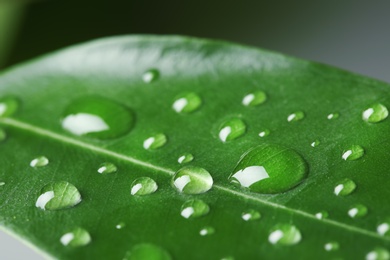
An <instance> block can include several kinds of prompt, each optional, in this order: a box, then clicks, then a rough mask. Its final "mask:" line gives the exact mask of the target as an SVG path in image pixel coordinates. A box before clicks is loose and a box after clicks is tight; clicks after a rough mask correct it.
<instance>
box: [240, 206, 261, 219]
mask: <svg viewBox="0 0 390 260" xmlns="http://www.w3.org/2000/svg"><path fill="white" fill-rule="evenodd" d="M241 217H242V219H243V220H245V221H252V220H258V219H260V218H261V214H260V212H258V211H256V210H253V209H250V210H248V211H245V212H243V213H242V215H241Z"/></svg>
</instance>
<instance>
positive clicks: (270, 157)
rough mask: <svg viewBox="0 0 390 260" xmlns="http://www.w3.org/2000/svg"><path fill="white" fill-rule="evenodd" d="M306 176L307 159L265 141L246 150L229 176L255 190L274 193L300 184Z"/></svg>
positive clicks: (231, 179)
mask: <svg viewBox="0 0 390 260" xmlns="http://www.w3.org/2000/svg"><path fill="white" fill-rule="evenodd" d="M306 176H307V165H306V162H305V160H304V159H303V158H302V157H301V156H300V155H299V154H298V153H297V152H295V151H294V150H292V149H289V148H286V147H283V146H279V145H273V144H264V145H260V146H257V147H255V148H252V149H251V150H249V151H248V152H246V153H245V154H244V155H243V156H242V157H241V159H240V161H239V162H238V164H237V166H236V167H235V169H234V171H233V173H232V174H231V175H230V177H229V179H230V181H231V182H233V183H238V184H240V185H241V186H242V187H246V188H249V189H250V190H251V191H254V192H258V193H265V194H272V193H280V192H285V191H287V190H289V189H291V188H293V187H295V186H297V185H298V184H299V183H301V182H302V181H303V180H304V179H305V178H306Z"/></svg>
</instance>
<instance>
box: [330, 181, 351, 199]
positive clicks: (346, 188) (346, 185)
mask: <svg viewBox="0 0 390 260" xmlns="http://www.w3.org/2000/svg"><path fill="white" fill-rule="evenodd" d="M355 189H356V183H355V182H354V181H352V180H350V179H344V180H342V181H339V182H338V183H337V184H336V187H335V188H334V194H336V195H337V196H347V195H349V194H351V193H352V192H353V191H354V190H355Z"/></svg>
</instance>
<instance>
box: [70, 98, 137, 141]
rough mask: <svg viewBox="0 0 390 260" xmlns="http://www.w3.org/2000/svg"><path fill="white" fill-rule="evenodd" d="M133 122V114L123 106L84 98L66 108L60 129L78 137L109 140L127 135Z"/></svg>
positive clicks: (109, 101) (107, 101)
mask: <svg viewBox="0 0 390 260" xmlns="http://www.w3.org/2000/svg"><path fill="white" fill-rule="evenodd" d="M134 121H135V118H134V115H133V113H132V112H131V111H130V110H129V109H128V108H127V107H125V106H123V105H120V104H118V103H115V102H113V101H111V100H108V99H105V98H101V97H85V98H81V99H78V100H76V101H74V102H73V103H71V104H70V105H69V106H68V108H67V109H66V110H65V113H64V117H63V120H62V127H63V128H64V129H65V130H67V131H69V132H70V133H72V134H74V135H78V136H88V137H92V138H97V139H111V138H117V137H120V136H123V135H125V134H127V133H128V132H129V131H130V130H131V129H132V128H133V125H134Z"/></svg>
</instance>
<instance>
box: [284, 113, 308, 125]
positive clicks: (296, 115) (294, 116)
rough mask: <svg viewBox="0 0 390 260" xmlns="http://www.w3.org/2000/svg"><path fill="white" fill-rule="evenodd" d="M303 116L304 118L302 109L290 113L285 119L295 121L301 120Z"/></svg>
mask: <svg viewBox="0 0 390 260" xmlns="http://www.w3.org/2000/svg"><path fill="white" fill-rule="evenodd" d="M303 118H305V113H303V112H302V111H297V112H295V113H292V114H290V115H289V116H288V117H287V121H288V122H296V121H300V120H302V119H303Z"/></svg>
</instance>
